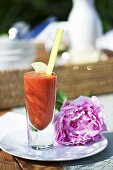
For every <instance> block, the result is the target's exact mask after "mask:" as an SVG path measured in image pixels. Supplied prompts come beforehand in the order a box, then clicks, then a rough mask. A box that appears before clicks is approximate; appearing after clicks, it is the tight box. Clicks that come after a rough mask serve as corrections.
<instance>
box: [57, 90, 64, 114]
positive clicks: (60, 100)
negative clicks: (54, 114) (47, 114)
mask: <svg viewBox="0 0 113 170" xmlns="http://www.w3.org/2000/svg"><path fill="white" fill-rule="evenodd" d="M65 100H67V96H66V94H65V93H64V92H62V91H57V93H56V109H57V110H58V111H60V108H61V106H62V104H63V102H64V101H65Z"/></svg>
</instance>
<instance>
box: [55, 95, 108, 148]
mask: <svg viewBox="0 0 113 170" xmlns="http://www.w3.org/2000/svg"><path fill="white" fill-rule="evenodd" d="M103 131H107V128H106V125H105V122H104V118H103V108H102V106H101V104H100V102H99V100H98V99H97V97H95V96H93V97H91V98H89V97H84V96H81V97H79V98H77V99H75V100H73V101H67V102H65V103H64V104H63V106H62V107H61V111H60V112H59V113H57V114H56V115H55V134H56V142H57V143H59V144H63V145H80V144H85V143H86V142H89V141H91V140H99V139H100V138H101V136H102V132H103Z"/></svg>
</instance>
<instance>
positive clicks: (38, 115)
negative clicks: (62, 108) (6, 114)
mask: <svg viewBox="0 0 113 170" xmlns="http://www.w3.org/2000/svg"><path fill="white" fill-rule="evenodd" d="M56 81H57V76H56V75H55V74H54V73H53V74H52V75H46V74H44V73H37V72H35V71H31V72H27V73H25V74H24V92H25V103H26V110H27V114H28V117H29V120H30V123H31V124H32V125H33V126H34V127H35V128H36V129H38V130H43V129H45V128H46V127H47V126H48V125H49V123H50V122H51V121H52V118H53V111H54V104H55V97H56V96H55V94H56Z"/></svg>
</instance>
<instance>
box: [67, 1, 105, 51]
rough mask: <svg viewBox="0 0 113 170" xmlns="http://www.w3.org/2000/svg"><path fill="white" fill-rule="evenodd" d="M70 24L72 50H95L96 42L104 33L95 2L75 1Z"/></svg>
mask: <svg viewBox="0 0 113 170" xmlns="http://www.w3.org/2000/svg"><path fill="white" fill-rule="evenodd" d="M68 23H69V37H70V44H71V49H73V50H74V51H89V50H90V51H91V50H94V49H95V40H96V39H97V38H98V37H99V36H100V35H101V34H102V32H103V31H102V23H101V20H100V18H99V15H98V13H97V11H96V8H95V6H94V0H73V8H72V10H71V12H70V14H69V18H68Z"/></svg>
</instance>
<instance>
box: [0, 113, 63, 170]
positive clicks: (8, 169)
mask: <svg viewBox="0 0 113 170" xmlns="http://www.w3.org/2000/svg"><path fill="white" fill-rule="evenodd" d="M7 111H8V110H2V111H0V115H3V114H5V113H6V112H7ZM43 169H44V170H63V167H61V166H60V164H59V163H58V162H40V161H31V160H26V159H21V158H17V157H15V156H12V155H10V154H7V153H5V152H4V151H2V150H0V170H43Z"/></svg>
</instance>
